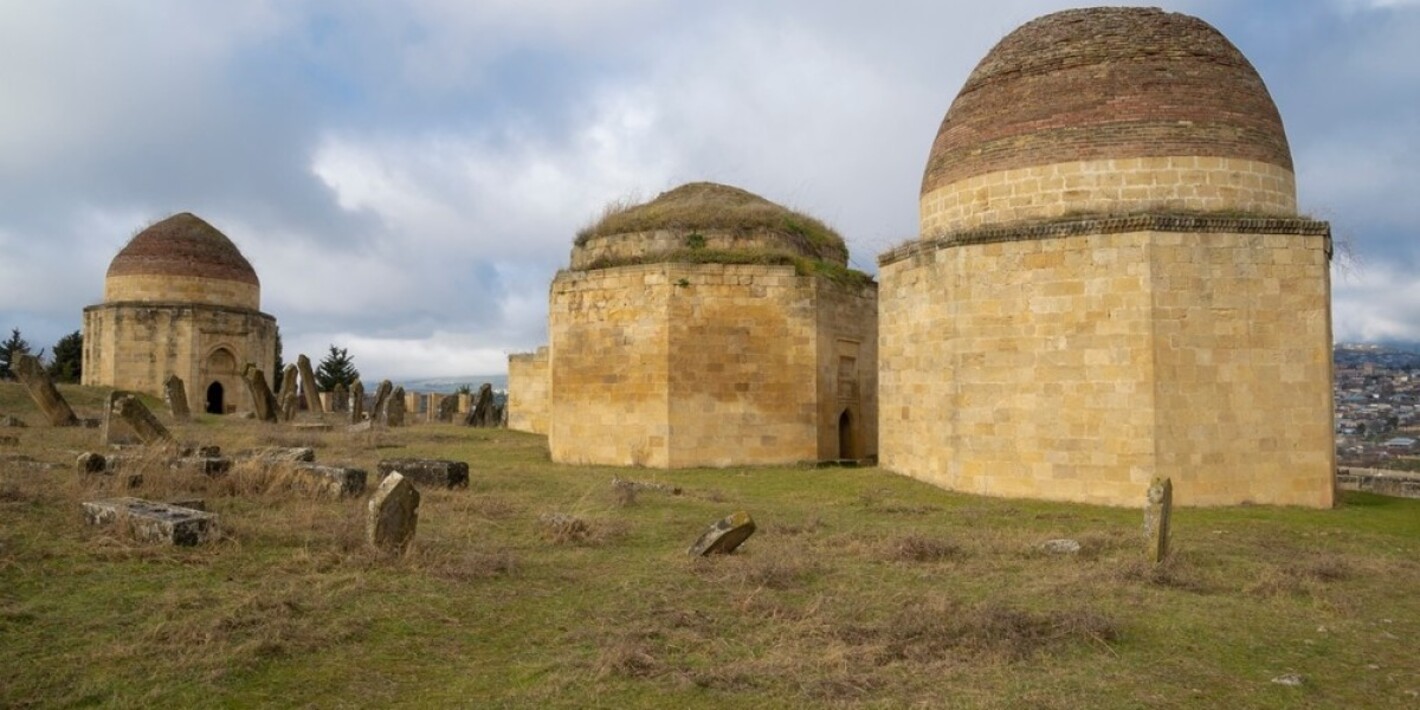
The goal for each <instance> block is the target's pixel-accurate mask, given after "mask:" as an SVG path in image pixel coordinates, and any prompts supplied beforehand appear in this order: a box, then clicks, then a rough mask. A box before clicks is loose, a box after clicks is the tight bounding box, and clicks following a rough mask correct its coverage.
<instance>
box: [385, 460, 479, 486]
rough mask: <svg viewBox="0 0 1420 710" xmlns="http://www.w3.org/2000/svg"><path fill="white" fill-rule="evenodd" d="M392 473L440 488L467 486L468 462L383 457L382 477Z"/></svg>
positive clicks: (424, 484)
mask: <svg viewBox="0 0 1420 710" xmlns="http://www.w3.org/2000/svg"><path fill="white" fill-rule="evenodd" d="M391 473H399V474H403V475H404V477H405V478H408V479H410V480H412V481H414V482H415V483H418V484H420V485H423V486H438V487H440V488H467V487H468V464H467V463H465V462H463V461H448V460H444V459H383V460H381V461H380V463H379V474H380V478H381V479H384V478H385V477H386V476H388V475H390V474H391Z"/></svg>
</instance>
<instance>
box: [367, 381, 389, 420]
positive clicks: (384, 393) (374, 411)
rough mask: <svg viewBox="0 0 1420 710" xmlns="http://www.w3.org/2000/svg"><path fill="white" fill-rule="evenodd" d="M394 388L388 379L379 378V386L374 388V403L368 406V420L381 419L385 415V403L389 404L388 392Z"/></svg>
mask: <svg viewBox="0 0 1420 710" xmlns="http://www.w3.org/2000/svg"><path fill="white" fill-rule="evenodd" d="M393 390H394V385H392V384H390V381H389V380H380V386H379V387H378V388H377V389H376V390H375V404H374V406H373V407H371V408H370V420H371V421H375V420H382V419H384V416H385V405H387V404H389V398H390V392H392V391H393Z"/></svg>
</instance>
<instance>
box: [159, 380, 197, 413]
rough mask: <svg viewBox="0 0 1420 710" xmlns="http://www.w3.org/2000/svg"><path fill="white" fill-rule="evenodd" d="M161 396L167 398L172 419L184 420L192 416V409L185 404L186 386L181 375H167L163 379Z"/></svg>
mask: <svg viewBox="0 0 1420 710" xmlns="http://www.w3.org/2000/svg"><path fill="white" fill-rule="evenodd" d="M163 398H164V399H166V400H167V403H168V411H170V412H172V414H173V419H175V420H177V421H180V422H185V421H187V420H188V419H191V418H192V410H190V409H188V406H187V387H186V386H185V385H184V384H183V382H182V378H181V377H178V376H177V375H168V379H166V380H163Z"/></svg>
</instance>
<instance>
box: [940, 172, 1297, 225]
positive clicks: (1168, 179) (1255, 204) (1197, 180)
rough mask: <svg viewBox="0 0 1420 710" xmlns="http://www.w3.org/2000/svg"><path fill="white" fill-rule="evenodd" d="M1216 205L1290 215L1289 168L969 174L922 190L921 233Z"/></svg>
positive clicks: (1224, 209)
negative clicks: (1080, 215)
mask: <svg viewBox="0 0 1420 710" xmlns="http://www.w3.org/2000/svg"><path fill="white" fill-rule="evenodd" d="M1142 211H1164V212H1169V211H1182V212H1190V211H1199V212H1201V211H1215V212H1217V211H1221V212H1246V213H1258V214H1266V215H1294V214H1296V211H1297V200H1296V182H1295V179H1294V178H1293V176H1292V172H1291V171H1290V170H1287V169H1286V168H1282V167H1278V166H1277V165H1273V164H1271V163H1265V162H1259V161H1255V160H1246V159H1242V158H1216V157H1212V158H1210V157H1187V156H1184V157H1176V156H1175V157H1140V158H1117V159H1103V160H1092V161H1072V162H1063V163H1055V164H1050V165H1037V166H1029V167H1021V168H1015V169H1011V170H1001V171H996V172H991V173H986V174H981V175H975V176H972V177H968V178H965V179H962V180H958V181H956V182H952V183H948V184H945V185H942V186H941V187H938V188H936V189H934V190H932V191H930V192H928V193H926V194H924V195H923V196H922V202H921V223H922V235H923V236H924V237H926V238H931V237H935V236H937V235H939V234H942V233H944V232H952V231H957V230H962V229H972V228H976V227H982V226H986V225H991V224H1002V223H1008V222H1017V221H1026V220H1042V219H1051V218H1056V217H1062V216H1066V215H1069V214H1072V213H1100V214H1111V213H1113V214H1120V213H1130V212H1142Z"/></svg>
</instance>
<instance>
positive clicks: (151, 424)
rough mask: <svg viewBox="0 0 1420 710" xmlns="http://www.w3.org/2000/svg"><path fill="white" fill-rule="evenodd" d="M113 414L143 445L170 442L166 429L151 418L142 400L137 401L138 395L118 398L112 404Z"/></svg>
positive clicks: (170, 437)
mask: <svg viewBox="0 0 1420 710" xmlns="http://www.w3.org/2000/svg"><path fill="white" fill-rule="evenodd" d="M114 407H115V411H114V413H115V414H117V415H118V418H119V419H121V420H123V423H124V424H126V425H128V428H129V429H132V430H133V433H134V434H136V435H137V436H138V440H139V441H141V442H143V443H145V444H160V443H163V442H168V441H172V439H173V436H172V434H169V433H168V429H167V427H165V426H163V424H162V422H159V421H158V418H157V417H155V416H153V412H152V411H150V410H149V409H148V406H147V405H145V404H143V400H141V399H138V395H134V394H130V395H126V396H123V397H119V398H118V401H117V402H115V403H114Z"/></svg>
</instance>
